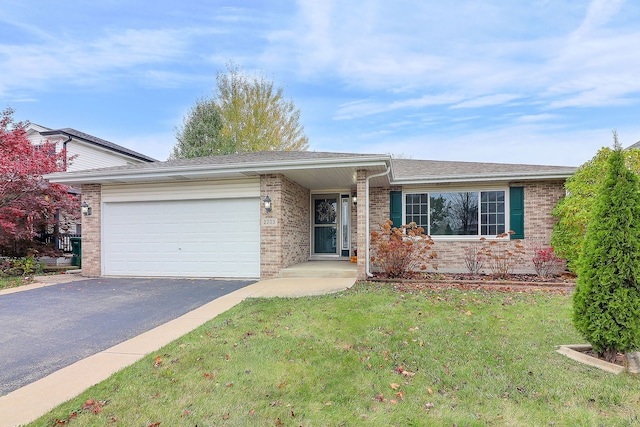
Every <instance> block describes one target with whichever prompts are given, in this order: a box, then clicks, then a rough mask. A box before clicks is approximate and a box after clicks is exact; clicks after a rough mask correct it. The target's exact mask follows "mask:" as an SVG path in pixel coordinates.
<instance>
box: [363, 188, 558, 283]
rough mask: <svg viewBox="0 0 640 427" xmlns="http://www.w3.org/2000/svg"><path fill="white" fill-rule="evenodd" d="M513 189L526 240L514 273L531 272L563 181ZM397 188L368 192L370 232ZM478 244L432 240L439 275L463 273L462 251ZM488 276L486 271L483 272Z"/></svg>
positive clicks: (546, 237)
mask: <svg viewBox="0 0 640 427" xmlns="http://www.w3.org/2000/svg"><path fill="white" fill-rule="evenodd" d="M510 186H513V187H516V186H517V187H524V201H525V213H524V222H525V224H524V225H525V227H524V229H525V234H524V235H525V238H524V239H523V240H522V242H520V243H521V244H522V245H524V249H525V252H526V254H524V255H523V256H522V262H521V263H519V266H518V267H516V270H515V271H517V272H527V273H530V272H533V264H532V262H531V259H532V258H533V248H534V247H535V245H542V246H544V247H548V246H549V242H550V239H551V232H552V231H553V225H554V224H555V218H554V217H553V216H552V215H551V211H552V210H553V207H554V206H555V205H556V204H557V203H558V201H559V200H560V199H561V198H562V197H564V194H565V190H564V181H560V180H556V181H525V182H513V183H510ZM400 189H401V188H399V187H393V188H389V187H385V188H382V187H378V188H372V189H371V215H370V223H371V224H370V226H371V230H378V229H379V224H381V223H382V222H384V221H385V220H386V219H388V217H389V209H390V206H389V191H391V190H400ZM477 241H479V239H478V238H467V239H460V240H438V239H437V238H436V239H435V244H434V246H433V248H432V249H433V250H434V251H435V252H436V253H437V254H438V258H437V260H436V261H435V265H436V266H437V267H438V271H443V272H466V271H467V270H466V267H465V264H464V249H465V248H466V247H468V246H469V245H470V244H471V243H473V242H477ZM515 244H516V242H514V241H504V242H501V243H500V245H501V246H500V247H509V248H511V249H514V247H515ZM484 270H485V271H486V272H489V271H488V270H487V268H485V269H484Z"/></svg>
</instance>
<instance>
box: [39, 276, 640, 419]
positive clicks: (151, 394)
mask: <svg viewBox="0 0 640 427" xmlns="http://www.w3.org/2000/svg"><path fill="white" fill-rule="evenodd" d="M570 310H571V300H570V297H568V296H565V295H560V294H550V293H544V292H530V293H506V292H497V291H480V290H455V289H450V290H442V291H437V290H429V289H424V290H422V291H419V292H415V293H410V292H405V293H399V292H397V291H394V290H393V287H392V285H389V284H384V285H380V284H359V285H356V286H355V287H354V288H353V289H352V290H349V291H346V292H342V293H339V294H334V295H328V296H321V297H309V298H299V299H252V300H247V301H245V302H243V303H241V304H240V305H238V306H236V307H234V308H233V309H231V310H230V311H228V312H226V313H224V314H222V315H221V316H219V317H217V318H215V319H213V320H212V321H210V322H208V323H207V324H205V325H204V326H202V327H200V328H199V329H197V330H195V331H194V332H192V333H190V334H187V335H185V336H184V337H182V338H180V339H178V340H176V341H175V342H173V343H172V344H170V345H168V346H166V347H164V348H163V349H162V350H160V351H158V352H156V353H153V354H151V355H149V356H148V357H146V358H145V359H143V360H141V361H140V362H138V363H136V364H135V365H133V366H131V367H129V368H126V369H124V370H123V371H121V372H119V373H117V374H115V375H113V376H112V377H111V378H109V379H108V380H106V381H104V382H102V383H100V384H98V385H96V386H94V387H92V388H90V389H89V390H87V391H86V392H84V393H83V394H82V395H80V396H79V397H77V398H76V399H73V400H72V401H69V402H67V403H65V404H63V405H61V406H59V407H58V408H56V409H55V410H53V411H52V412H50V413H48V414H46V415H45V416H43V417H42V418H40V419H39V420H37V421H36V422H34V423H32V424H31V425H32V426H54V425H61V424H64V423H65V422H68V425H71V426H97V425H104V426H107V425H115V426H118V425H120V426H141V427H147V426H154V427H157V426H160V427H165V426H196V425H197V426H212V425H216V426H218V425H220V426H247V425H256V426H300V425H301V426H352V425H376V426H394V425H395V426H412V425H413V426H423V425H436V426H440V425H442V426H452V425H458V426H486V425H495V426H520V425H554V426H575V425H580V426H591V425H592V426H598V425H616V426H624V425H637V423H638V422H639V421H640V420H639V417H638V413H640V381H639V380H638V378H637V377H634V376H630V375H627V374H622V375H619V376H614V375H613V374H609V373H605V372H603V371H600V370H597V369H595V368H591V367H588V366H584V365H581V364H578V363H577V362H574V361H572V360H570V359H568V358H566V357H564V356H561V355H559V354H557V353H556V352H555V350H556V347H557V346H558V345H559V344H567V343H577V342H582V339H581V338H580V337H579V336H578V335H577V334H576V332H575V331H574V329H573V327H572V325H571V322H570V320H569V316H570Z"/></svg>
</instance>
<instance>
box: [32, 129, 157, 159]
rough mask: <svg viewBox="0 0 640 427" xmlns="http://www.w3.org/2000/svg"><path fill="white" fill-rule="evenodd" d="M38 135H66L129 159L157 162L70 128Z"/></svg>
mask: <svg viewBox="0 0 640 427" xmlns="http://www.w3.org/2000/svg"><path fill="white" fill-rule="evenodd" d="M40 135H42V136H52V135H66V136H68V137H71V138H76V139H80V140H82V141H85V142H88V143H90V144H94V145H97V146H99V147H102V148H107V149H109V150H111V151H115V152H117V153H120V154H125V155H127V156H129V157H133V158H135V159H138V160H142V161H144V162H157V160H156V159H154V158H152V157H149V156H145V155H144V154H141V153H138V152H137V151H133V150H129V149H128V148H125V147H123V146H121V145H118V144H114V143H113V142H110V141H107V140H105V139H102V138H98V137H97V136H93V135H89V134H88V133H84V132H80V131H79V130H75V129H72V128H62V129H54V130H48V131H45V132H40Z"/></svg>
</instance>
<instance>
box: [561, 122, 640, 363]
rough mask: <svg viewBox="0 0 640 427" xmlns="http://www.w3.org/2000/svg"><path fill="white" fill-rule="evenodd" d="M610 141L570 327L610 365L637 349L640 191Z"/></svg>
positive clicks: (639, 334) (639, 342)
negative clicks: (619, 353) (575, 329)
mask: <svg viewBox="0 0 640 427" xmlns="http://www.w3.org/2000/svg"><path fill="white" fill-rule="evenodd" d="M614 140H615V146H614V150H613V151H612V152H611V154H610V155H609V158H608V161H607V166H608V167H607V173H606V177H605V180H604V183H603V185H602V186H601V187H600V188H599V189H598V191H597V192H596V196H595V198H594V206H593V211H592V214H591V219H590V220H589V225H588V227H587V234H586V238H585V240H584V243H583V249H582V252H581V254H580V258H579V262H578V279H577V282H576V291H575V293H574V295H573V322H574V325H575V326H576V328H577V329H578V330H579V331H580V332H581V333H582V335H583V336H584V337H585V338H586V339H587V341H588V342H589V343H591V345H592V346H593V349H594V351H596V352H598V353H599V354H600V355H602V356H604V357H605V358H606V359H607V360H609V361H613V360H614V359H615V357H616V354H617V353H618V352H628V351H634V350H638V349H639V348H640V190H639V189H638V177H637V176H636V174H635V173H634V172H633V171H631V170H629V168H628V167H627V166H626V165H625V160H624V157H625V155H624V152H623V151H622V148H621V147H620V145H619V144H618V141H617V138H616V135H615V134H614Z"/></svg>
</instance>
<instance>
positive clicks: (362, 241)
mask: <svg viewBox="0 0 640 427" xmlns="http://www.w3.org/2000/svg"><path fill="white" fill-rule="evenodd" d="M366 179H367V171H366V170H359V171H358V172H357V184H356V185H357V187H356V195H357V196H358V204H357V205H356V208H357V209H356V217H357V220H358V221H357V224H358V225H357V242H358V269H357V278H358V280H364V279H366V278H367V269H366V268H367V267H366V266H367V264H366V263H367V259H366V257H367V250H366V249H367V248H366V247H367V226H366V220H367V209H368V208H369V207H368V206H367V195H366V194H365V192H366Z"/></svg>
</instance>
